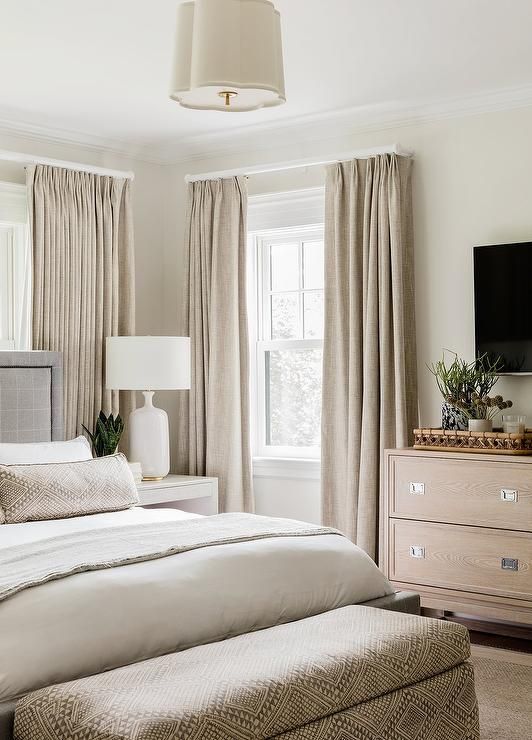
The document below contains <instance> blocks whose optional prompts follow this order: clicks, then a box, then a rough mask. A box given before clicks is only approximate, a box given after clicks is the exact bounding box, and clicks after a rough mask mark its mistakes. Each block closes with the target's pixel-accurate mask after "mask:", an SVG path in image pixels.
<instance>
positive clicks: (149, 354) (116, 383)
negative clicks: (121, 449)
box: [106, 337, 190, 480]
mask: <svg viewBox="0 0 532 740" xmlns="http://www.w3.org/2000/svg"><path fill="white" fill-rule="evenodd" d="M106 359H107V382H106V386H107V388H110V389H113V390H130V391H142V392H143V394H144V406H143V407H142V408H140V409H136V410H135V411H132V412H131V414H130V416H129V448H130V453H129V456H130V459H131V460H133V461H134V462H140V464H141V466H142V477H143V479H144V480H161V478H164V477H165V476H167V475H168V473H169V472H170V441H169V435H168V415H167V413H166V411H163V409H159V408H157V407H156V406H154V405H153V393H154V391H158V390H185V389H188V388H190V339H189V337H107V343H106Z"/></svg>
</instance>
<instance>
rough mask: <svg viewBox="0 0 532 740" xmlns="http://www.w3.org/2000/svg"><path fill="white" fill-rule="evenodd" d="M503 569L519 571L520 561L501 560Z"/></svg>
mask: <svg viewBox="0 0 532 740" xmlns="http://www.w3.org/2000/svg"><path fill="white" fill-rule="evenodd" d="M501 568H502V569H503V570H519V560H516V559H515V558H501Z"/></svg>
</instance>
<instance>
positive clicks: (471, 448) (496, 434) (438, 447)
mask: <svg viewBox="0 0 532 740" xmlns="http://www.w3.org/2000/svg"><path fill="white" fill-rule="evenodd" d="M414 448H415V449H416V450H435V451H440V452H444V451H450V452H456V450H460V451H461V452H487V453H492V454H493V453H495V454H498V455H532V430H530V429H527V430H526V432H525V433H524V434H508V433H507V432H503V431H493V432H469V431H465V432H457V431H453V430H450V429H414Z"/></svg>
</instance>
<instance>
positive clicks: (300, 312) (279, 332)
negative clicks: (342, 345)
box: [250, 224, 324, 458]
mask: <svg viewBox="0 0 532 740" xmlns="http://www.w3.org/2000/svg"><path fill="white" fill-rule="evenodd" d="M250 248H251V250H252V263H253V265H254V270H253V273H254V274H253V281H252V284H253V286H254V290H253V292H254V294H255V295H254V298H255V301H250V303H254V304H255V306H256V311H255V312H254V315H253V318H252V320H253V323H254V326H252V331H251V336H252V353H253V354H254V357H252V359H253V360H254V362H252V367H253V368H254V371H253V381H254V382H252V389H253V393H254V399H253V400H254V407H255V408H254V419H253V431H254V452H255V455H256V456H258V457H278V458H282V457H285V458H295V457H297V458H319V455H320V434H321V432H320V420H321V377H322V345H323V261H324V258H323V225H321V224H310V225H305V226H290V227H282V228H278V229H269V230H262V231H256V232H254V233H253V234H251V235H250Z"/></svg>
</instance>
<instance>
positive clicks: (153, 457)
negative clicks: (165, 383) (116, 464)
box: [129, 391, 170, 480]
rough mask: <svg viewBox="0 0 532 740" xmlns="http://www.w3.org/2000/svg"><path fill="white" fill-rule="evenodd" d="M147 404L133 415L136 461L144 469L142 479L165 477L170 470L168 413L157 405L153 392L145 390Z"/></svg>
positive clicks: (131, 440)
mask: <svg viewBox="0 0 532 740" xmlns="http://www.w3.org/2000/svg"><path fill="white" fill-rule="evenodd" d="M143 394H144V406H142V408H140V409H136V410H135V411H132V412H131V414H130V415H129V447H130V457H131V459H132V460H138V462H140V465H141V468H142V480H162V479H163V478H165V477H166V476H167V475H168V473H169V472H170V441H169V434H168V415H167V413H166V411H163V409H158V408H157V407H156V406H154V405H153V391H143Z"/></svg>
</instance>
